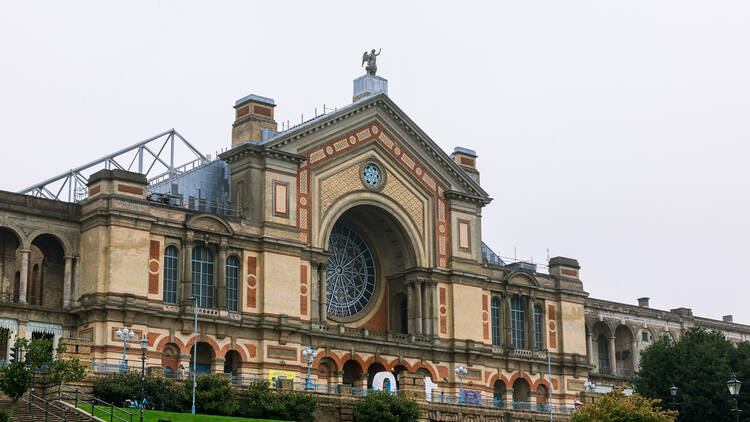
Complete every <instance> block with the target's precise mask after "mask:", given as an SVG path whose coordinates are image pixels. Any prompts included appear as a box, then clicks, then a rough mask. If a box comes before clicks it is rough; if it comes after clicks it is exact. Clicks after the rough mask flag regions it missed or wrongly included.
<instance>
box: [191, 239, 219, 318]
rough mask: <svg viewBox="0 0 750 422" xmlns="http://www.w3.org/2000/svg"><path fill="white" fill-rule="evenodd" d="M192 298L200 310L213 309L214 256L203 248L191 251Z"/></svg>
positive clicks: (199, 247)
mask: <svg viewBox="0 0 750 422" xmlns="http://www.w3.org/2000/svg"><path fill="white" fill-rule="evenodd" d="M193 296H195V297H197V298H198V306H200V307H201V308H213V306H214V255H213V254H212V253H211V251H210V250H209V249H208V248H207V247H205V246H198V247H197V248H195V249H193Z"/></svg>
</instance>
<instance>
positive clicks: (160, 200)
mask: <svg viewBox="0 0 750 422" xmlns="http://www.w3.org/2000/svg"><path fill="white" fill-rule="evenodd" d="M147 199H148V200H149V201H151V202H153V203H157V204H161V205H166V206H170V207H175V208H181V209H185V210H191V211H200V212H205V213H209V214H216V215H225V216H229V217H236V216H238V215H239V213H240V209H239V207H236V206H232V205H231V204H230V203H228V202H219V201H209V200H205V199H199V198H192V197H190V198H187V199H186V198H183V197H181V196H175V195H169V194H166V193H157V192H153V193H149V194H148V195H147Z"/></svg>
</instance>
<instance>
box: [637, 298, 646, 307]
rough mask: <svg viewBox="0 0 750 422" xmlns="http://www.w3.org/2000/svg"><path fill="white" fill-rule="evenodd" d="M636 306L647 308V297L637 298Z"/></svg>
mask: <svg viewBox="0 0 750 422" xmlns="http://www.w3.org/2000/svg"><path fill="white" fill-rule="evenodd" d="M638 306H640V307H641V308H648V298H647V297H639V298H638Z"/></svg>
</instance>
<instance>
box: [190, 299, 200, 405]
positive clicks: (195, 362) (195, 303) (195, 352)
mask: <svg viewBox="0 0 750 422" xmlns="http://www.w3.org/2000/svg"><path fill="white" fill-rule="evenodd" d="M190 299H191V300H192V301H193V309H194V310H195V319H194V323H195V326H194V327H193V339H194V341H193V410H192V413H193V415H195V387H196V385H197V382H196V380H195V375H196V372H197V371H198V297H197V296H193V297H191V298H190Z"/></svg>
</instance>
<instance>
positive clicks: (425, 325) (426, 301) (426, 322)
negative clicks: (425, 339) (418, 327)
mask: <svg viewBox="0 0 750 422" xmlns="http://www.w3.org/2000/svg"><path fill="white" fill-rule="evenodd" d="M421 284H422V289H421V290H422V301H421V302H422V334H424V335H426V336H429V335H430V334H432V327H431V325H432V318H431V317H430V282H429V281H422V282H421Z"/></svg>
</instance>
